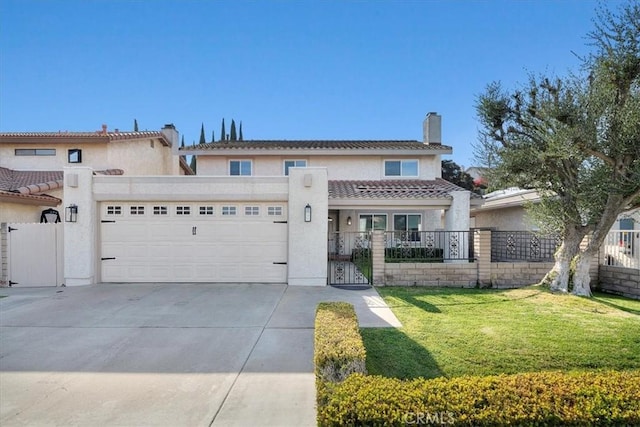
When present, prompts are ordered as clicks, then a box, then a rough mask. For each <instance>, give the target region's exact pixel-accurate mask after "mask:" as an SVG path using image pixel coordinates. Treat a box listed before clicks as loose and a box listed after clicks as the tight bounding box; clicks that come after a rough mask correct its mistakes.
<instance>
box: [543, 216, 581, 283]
mask: <svg viewBox="0 0 640 427" xmlns="http://www.w3.org/2000/svg"><path fill="white" fill-rule="evenodd" d="M583 236H584V233H583V232H581V231H579V230H576V229H573V228H572V229H567V230H566V232H565V236H563V240H562V243H561V244H560V247H559V248H558V250H557V251H556V253H555V255H554V258H555V260H556V262H555V264H554V265H553V268H552V269H551V271H549V272H548V273H547V274H546V275H545V277H544V279H542V282H541V283H543V284H548V285H549V288H550V289H551V290H552V291H558V292H569V279H570V278H571V260H572V259H573V258H574V257H575V256H576V255H577V254H578V253H579V252H580V242H581V241H582V237H583Z"/></svg>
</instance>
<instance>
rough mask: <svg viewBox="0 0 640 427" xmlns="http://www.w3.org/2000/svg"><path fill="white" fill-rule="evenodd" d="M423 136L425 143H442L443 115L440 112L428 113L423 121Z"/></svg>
mask: <svg viewBox="0 0 640 427" xmlns="http://www.w3.org/2000/svg"><path fill="white" fill-rule="evenodd" d="M422 137H423V142H424V143H425V144H430V145H440V144H442V117H441V116H440V115H439V114H438V113H436V112H431V113H428V114H427V117H426V118H425V119H424V122H422Z"/></svg>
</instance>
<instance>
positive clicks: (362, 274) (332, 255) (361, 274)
mask: <svg viewBox="0 0 640 427" xmlns="http://www.w3.org/2000/svg"><path fill="white" fill-rule="evenodd" d="M328 247H329V256H328V262H329V279H328V280H329V284H330V285H346V286H349V285H370V284H371V277H372V273H373V267H372V256H371V255H372V254H371V232H368V231H366V232H335V233H329V245H328Z"/></svg>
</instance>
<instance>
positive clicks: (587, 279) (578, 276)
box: [573, 195, 625, 297]
mask: <svg viewBox="0 0 640 427" xmlns="http://www.w3.org/2000/svg"><path fill="white" fill-rule="evenodd" d="M624 204H625V202H624V200H623V198H622V197H621V196H619V195H610V196H609V197H608V199H607V205H606V207H605V209H604V212H603V213H602V216H601V217H600V220H599V221H598V224H596V226H595V228H594V230H593V235H592V236H591V239H589V244H588V245H587V248H586V249H585V250H584V252H581V253H580V254H579V255H578V256H577V257H576V271H575V274H574V276H573V293H574V294H575V295H580V296H586V297H590V296H591V276H590V274H589V269H590V266H591V260H592V259H593V258H594V257H595V256H596V254H597V253H598V251H599V250H600V246H602V244H603V243H604V241H605V239H606V238H607V234H608V233H609V230H610V229H611V227H612V226H613V224H614V223H615V222H616V220H617V219H618V213H619V212H621V211H622V210H623V207H624Z"/></svg>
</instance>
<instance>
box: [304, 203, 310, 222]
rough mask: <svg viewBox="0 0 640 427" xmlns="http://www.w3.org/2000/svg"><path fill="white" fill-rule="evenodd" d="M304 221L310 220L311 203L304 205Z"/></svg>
mask: <svg viewBox="0 0 640 427" xmlns="http://www.w3.org/2000/svg"><path fill="white" fill-rule="evenodd" d="M304 222H311V205H310V204H309V203H307V206H305V207H304Z"/></svg>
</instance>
